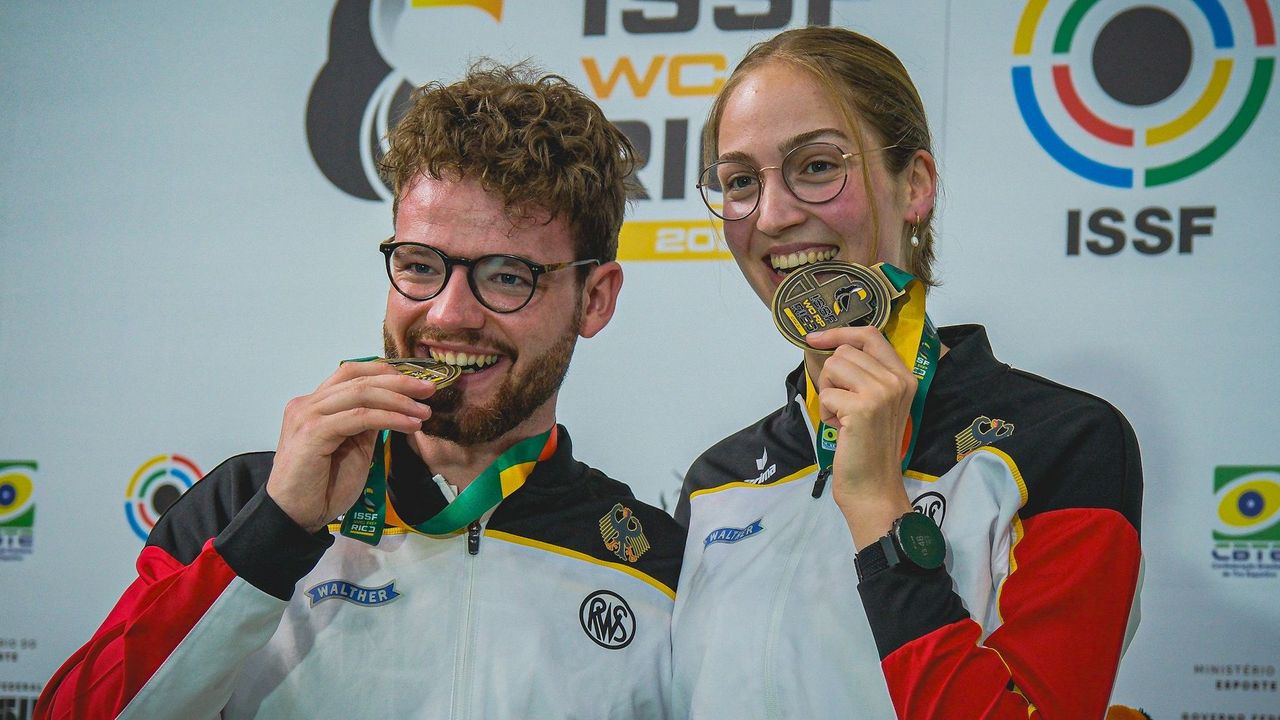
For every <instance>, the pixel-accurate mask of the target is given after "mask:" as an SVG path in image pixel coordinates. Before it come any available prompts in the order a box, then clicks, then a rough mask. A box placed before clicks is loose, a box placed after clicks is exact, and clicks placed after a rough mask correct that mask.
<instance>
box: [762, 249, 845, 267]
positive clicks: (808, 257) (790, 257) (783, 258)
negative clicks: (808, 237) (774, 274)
mask: <svg viewBox="0 0 1280 720" xmlns="http://www.w3.org/2000/svg"><path fill="white" fill-rule="evenodd" d="M839 252H840V251H839V250H836V249H835V248H827V249H826V250H801V251H799V252H793V253H789V254H787V255H770V256H769V262H770V263H772V264H773V269H774V270H794V269H796V268H798V267H800V266H801V265H808V264H810V263H816V262H821V261H823V260H830V259H832V258H834V257H835V256H836V255H838V254H839Z"/></svg>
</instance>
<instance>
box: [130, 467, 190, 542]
mask: <svg viewBox="0 0 1280 720" xmlns="http://www.w3.org/2000/svg"><path fill="white" fill-rule="evenodd" d="M202 475H203V473H201V472H200V468H198V467H196V464H195V463H193V462H191V461H190V460H189V459H187V458H185V457H183V456H182V455H157V456H155V457H153V458H151V459H150V460H148V461H146V462H145V463H143V464H142V465H141V466H140V467H139V468H138V469H137V471H136V472H134V473H133V478H132V479H130V480H129V486H128V487H127V488H125V491H124V516H125V517H126V518H128V520H129V527H131V528H133V532H134V534H136V535H137V536H138V537H140V538H142V539H143V540H146V539H147V535H149V534H150V533H151V528H153V527H155V526H156V520H159V519H160V516H161V515H163V514H164V511H165V510H168V509H169V506H170V505H172V504H173V503H174V502H176V501H177V499H178V498H179V497H180V496H181V495H182V493H184V492H186V491H187V488H190V487H191V486H192V485H194V484H196V481H197V480H199V479H200V478H201V476H202Z"/></svg>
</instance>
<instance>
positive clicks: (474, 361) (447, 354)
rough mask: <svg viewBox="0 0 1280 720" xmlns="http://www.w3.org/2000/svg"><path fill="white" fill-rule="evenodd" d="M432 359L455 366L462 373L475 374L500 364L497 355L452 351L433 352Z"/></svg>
mask: <svg viewBox="0 0 1280 720" xmlns="http://www.w3.org/2000/svg"><path fill="white" fill-rule="evenodd" d="M431 357H433V358H435V359H436V360H440V361H441V362H445V363H448V364H449V365H453V366H454V367H456V368H459V369H461V370H462V372H464V373H466V372H475V371H477V370H483V369H485V368H487V367H489V366H490V365H492V364H494V363H496V362H498V356H497V355H480V354H472V353H464V352H453V351H452V350H432V351H431Z"/></svg>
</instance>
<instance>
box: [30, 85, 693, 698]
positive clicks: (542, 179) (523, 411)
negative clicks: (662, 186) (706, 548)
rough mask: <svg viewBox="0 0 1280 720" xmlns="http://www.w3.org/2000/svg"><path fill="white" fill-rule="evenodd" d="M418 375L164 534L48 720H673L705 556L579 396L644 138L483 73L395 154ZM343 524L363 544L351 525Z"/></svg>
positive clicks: (441, 104)
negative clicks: (576, 439)
mask: <svg viewBox="0 0 1280 720" xmlns="http://www.w3.org/2000/svg"><path fill="white" fill-rule="evenodd" d="M389 146H390V148H389V151H388V153H387V155H386V156H385V158H384V161H383V165H384V170H385V172H386V176H387V178H388V180H389V181H390V183H391V184H392V186H393V189H394V192H395V198H396V199H395V204H394V209H393V215H394V220H395V235H394V236H393V237H392V238H390V239H389V240H387V241H385V242H383V243H381V245H380V246H379V250H380V252H381V254H382V256H383V258H384V260H385V266H386V270H387V275H388V277H389V279H390V281H391V282H390V288H389V289H388V294H387V311H386V317H385V320H384V323H383V336H384V341H385V353H386V355H387V356H388V357H391V358H416V359H419V360H427V359H434V360H437V361H442V362H444V363H446V364H447V365H449V366H452V367H454V368H458V369H460V370H461V375H460V377H458V378H457V381H456V382H455V383H454V384H452V385H450V386H448V387H446V388H443V389H440V390H437V389H436V385H435V384H434V383H433V382H431V381H429V380H424V379H420V378H419V377H415V376H412V375H409V374H405V373H403V372H402V371H400V370H398V369H397V368H396V367H395V366H393V364H391V363H387V362H381V361H361V362H345V363H342V364H341V365H340V366H339V367H338V369H337V371H336V372H334V373H333V375H331V376H330V377H329V378H328V379H327V380H325V381H324V382H323V383H321V384H320V386H319V387H318V388H317V389H316V391H315V392H313V393H311V394H310V395H306V396H304V397H300V398H295V399H294V400H292V401H291V402H290V403H289V404H288V406H287V407H286V409H285V413H284V422H283V426H282V429H281V432H280V440H279V444H278V445H277V448H276V451H275V452H274V453H256V454H249V455H241V456H238V457H235V458H232V459H230V460H228V461H226V462H225V463H223V464H222V465H220V466H219V467H218V468H216V469H215V470H213V471H212V472H211V473H210V474H209V475H208V476H207V477H206V478H205V479H204V480H202V481H201V482H199V483H197V484H196V485H195V486H194V487H193V488H192V489H191V491H190V492H188V493H187V494H186V495H184V496H183V497H182V498H181V499H180V500H179V501H178V502H177V503H175V504H174V506H173V507H172V508H171V509H170V510H169V511H168V512H167V513H166V514H165V515H164V517H163V518H161V520H160V522H159V524H157V526H156V528H155V530H154V531H153V532H152V534H151V537H150V538H149V539H148V541H147V546H146V548H145V549H144V550H143V552H142V554H141V556H140V558H139V559H138V563H137V568H138V579H137V580H136V581H134V583H133V584H132V585H131V586H130V587H129V588H128V590H127V591H126V592H125V594H124V596H123V597H122V598H121V600H120V601H119V602H118V604H117V605H116V607H115V609H114V610H113V611H112V612H111V614H110V615H109V616H108V618H107V619H106V621H105V622H104V623H103V624H102V626H101V628H99V630H98V632H97V633H96V634H95V636H94V637H93V639H91V640H90V642H89V643H88V644H87V645H85V646H84V647H83V648H82V649H81V650H80V651H79V652H77V653H76V654H75V655H74V656H72V658H71V659H70V660H68V661H67V662H66V664H64V665H63V667H62V668H61V669H59V670H58V672H57V673H56V674H55V675H54V677H53V678H52V679H51V680H50V682H49V683H48V685H47V687H46V690H45V692H44V694H43V696H42V697H41V698H40V701H39V704H38V707H37V709H36V717H38V718H63V717H75V718H87V717H117V716H120V717H145V718H159V717H181V718H191V717H211V716H219V715H220V716H221V717H224V718H240V717H271V718H275V717H339V716H346V717H353V716H356V715H359V716H361V717H396V718H406V717H423V718H437V717H485V718H499V717H537V718H558V717H592V718H634V717H644V718H662V717H667V716H668V715H669V711H668V709H667V697H668V695H669V692H670V685H669V682H670V640H669V625H670V615H671V610H672V606H673V600H674V596H675V584H676V577H677V575H678V573H679V562H680V555H681V552H682V547H683V542H684V535H683V531H681V530H680V529H679V528H678V526H676V525H675V523H674V521H672V520H671V519H670V518H669V517H668V516H667V515H665V514H664V513H662V512H661V511H659V510H657V509H655V508H651V507H648V506H646V505H643V504H641V503H639V502H637V501H636V500H635V498H634V497H633V496H632V494H631V492H630V490H629V489H628V488H627V487H626V486H625V485H623V484H621V483H618V482H616V481H614V480H611V479H609V478H608V477H606V476H605V475H604V474H602V473H601V472H599V471H597V470H594V469H592V468H589V467H587V466H586V465H584V464H582V463H580V462H578V461H576V460H574V459H573V456H572V452H571V445H570V441H569V436H568V433H567V431H566V430H565V428H564V427H563V426H559V425H557V424H556V420H555V409H556V397H557V393H558V391H559V387H560V384H561V382H562V380H563V378H564V375H565V371H566V370H567V369H568V365H569V358H570V356H571V355H572V352H573V347H574V343H575V342H576V340H577V337H578V336H582V337H591V336H593V335H595V334H596V333H597V332H599V331H600V330H601V329H602V328H603V327H604V326H605V325H606V324H607V323H608V321H609V319H610V318H611V317H612V315H613V311H614V306H615V301H616V298H617V294H618V290H619V288H620V287H621V284H622V269H621V267H620V266H619V265H618V263H617V262H615V260H614V258H615V256H616V252H617V239H618V231H619V228H620V226H621V224H622V215H623V210H624V203H625V196H626V185H625V182H624V181H625V178H626V177H627V176H628V175H629V174H630V173H631V171H632V170H633V167H634V161H633V158H632V149H631V146H630V144H629V143H628V142H627V140H626V138H625V137H624V136H623V135H622V134H621V133H620V132H619V131H618V130H617V128H615V127H614V126H613V125H612V124H610V123H609V122H608V121H606V120H605V118H604V116H603V115H602V114H601V112H600V110H599V108H598V107H596V105H595V104H594V103H592V102H591V101H590V100H589V99H588V98H587V97H586V96H584V95H583V94H582V93H581V92H579V91H578V90H577V89H576V88H574V87H573V86H571V85H569V84H568V83H567V82H565V81H564V80H563V79H561V78H558V77H554V76H544V77H541V78H535V77H533V76H531V75H529V74H528V72H527V70H526V69H523V68H503V67H492V66H486V67H477V68H473V70H472V71H471V72H470V73H469V74H468V75H467V77H466V78H464V79H463V80H461V81H459V82H457V83H455V84H453V85H449V86H443V85H440V84H435V83H433V84H430V85H427V86H426V87H424V88H422V89H420V90H418V91H417V92H416V93H415V94H414V96H413V101H412V107H410V108H409V109H408V111H407V112H406V114H405V116H404V118H403V119H402V120H401V121H400V122H399V124H398V125H397V126H396V128H395V129H394V130H393V131H392V132H391V133H390V136H389ZM339 516H341V518H340V517H339Z"/></svg>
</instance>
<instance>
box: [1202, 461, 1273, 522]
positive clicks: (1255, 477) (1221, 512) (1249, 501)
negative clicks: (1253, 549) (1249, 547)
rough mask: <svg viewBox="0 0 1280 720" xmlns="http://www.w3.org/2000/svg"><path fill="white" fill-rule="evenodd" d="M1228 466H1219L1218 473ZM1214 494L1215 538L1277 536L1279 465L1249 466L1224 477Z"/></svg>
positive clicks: (1225, 471)
mask: <svg viewBox="0 0 1280 720" xmlns="http://www.w3.org/2000/svg"><path fill="white" fill-rule="evenodd" d="M1231 470H1232V469H1231V468H1218V474H1219V477H1220V478H1221V477H1222V476H1223V474H1224V473H1226V474H1231V473H1230V471H1231ZM1215 484H1217V483H1215ZM1214 497H1215V499H1216V500H1217V523H1216V527H1215V529H1214V533H1213V535H1214V539H1217V540H1280V468H1269V469H1251V471H1246V472H1244V473H1242V474H1238V475H1237V476H1236V477H1233V478H1230V479H1226V481H1225V482H1224V483H1223V484H1221V485H1220V487H1218V490H1217V492H1216V493H1215V494H1214Z"/></svg>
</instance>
